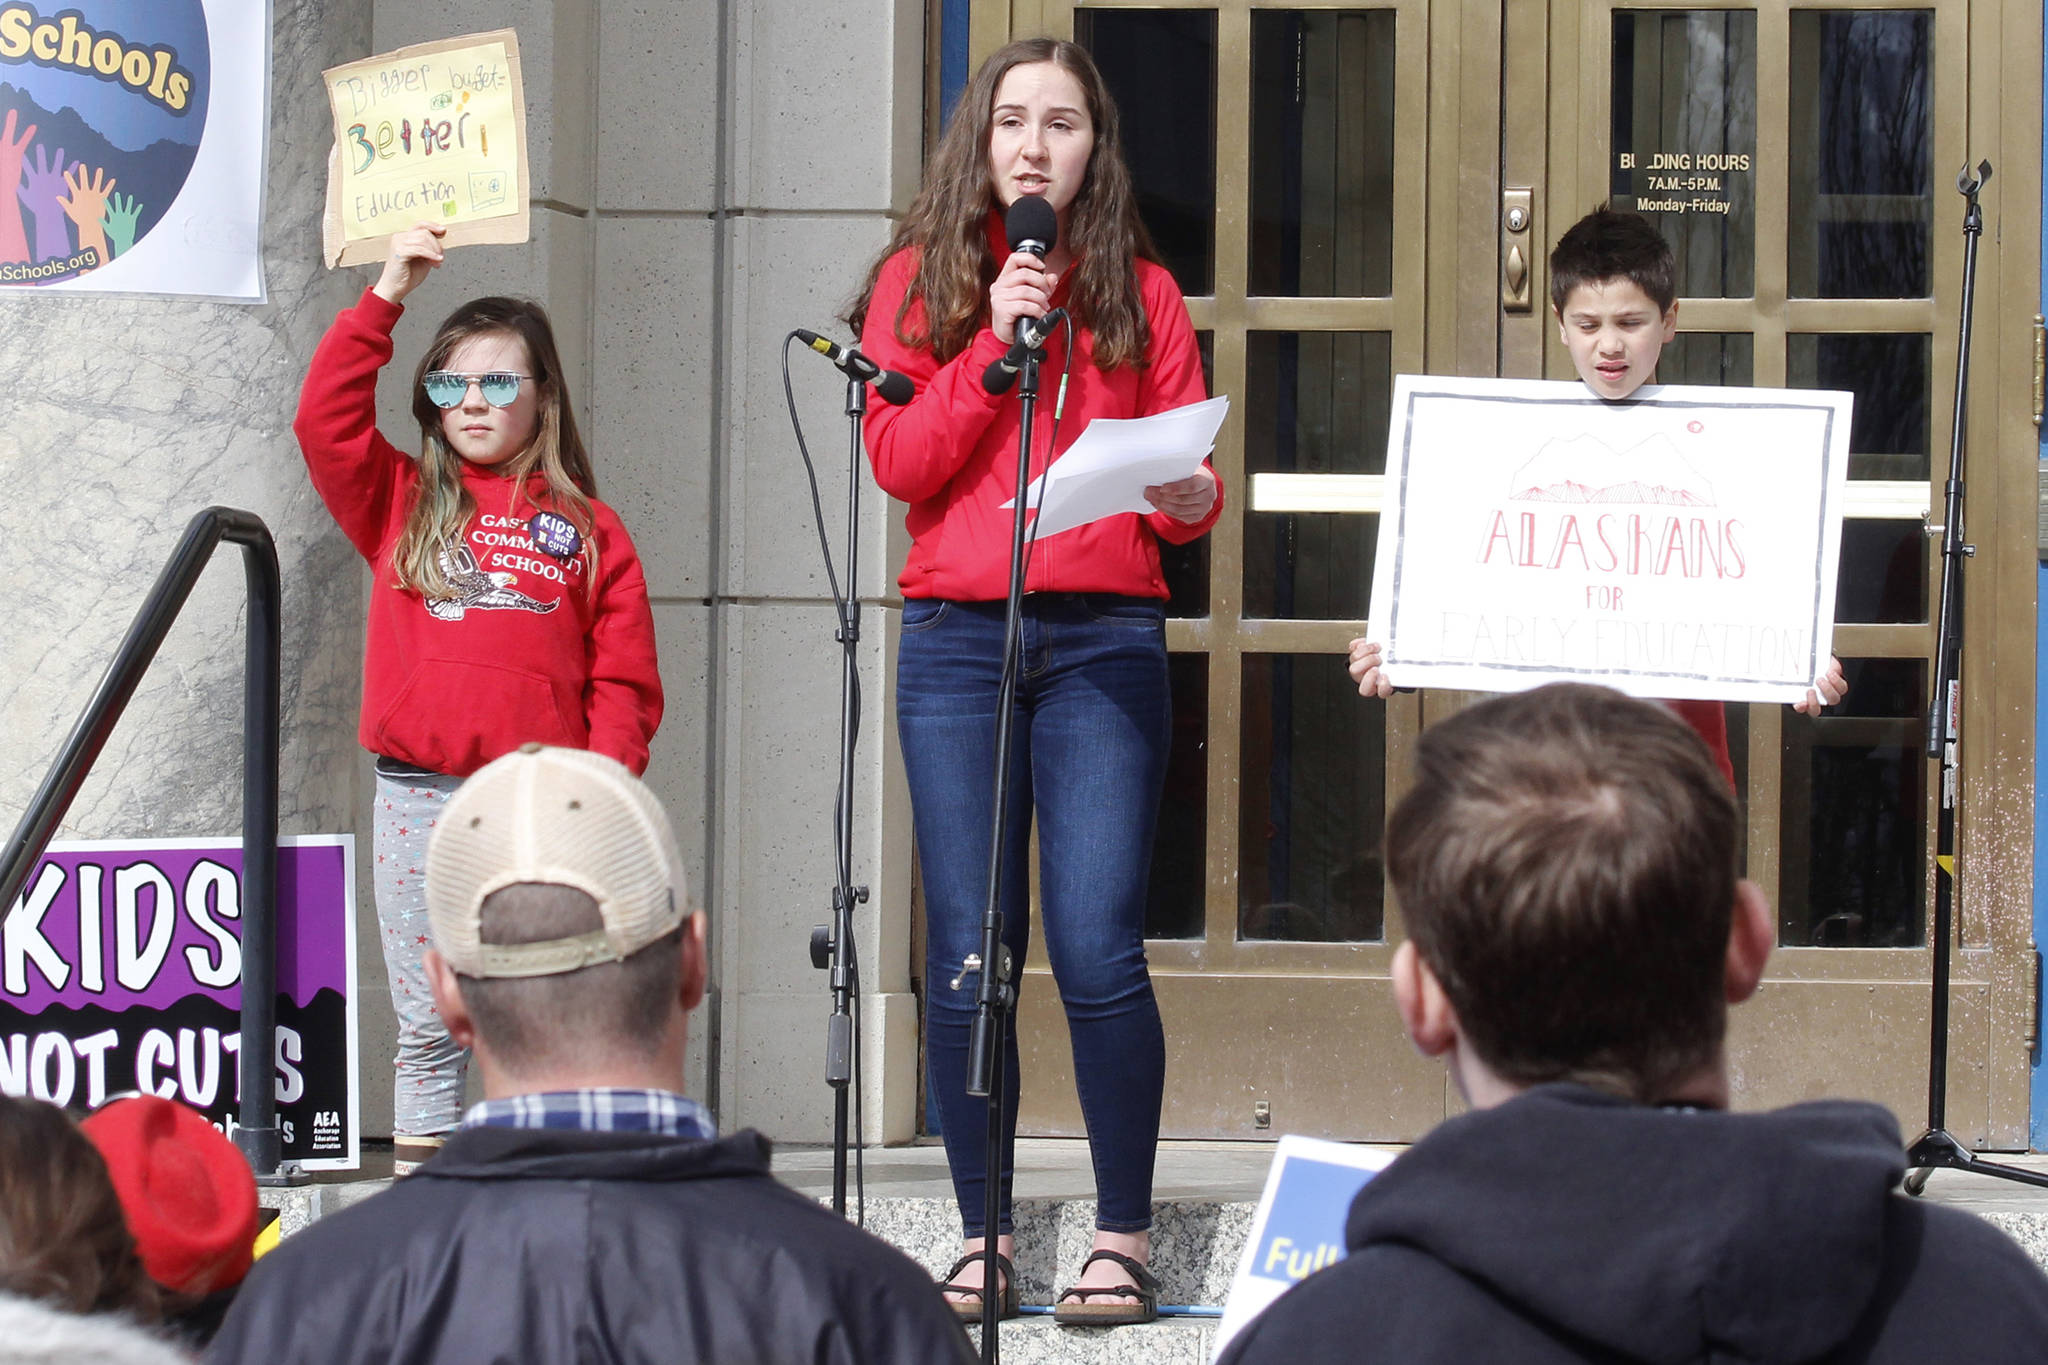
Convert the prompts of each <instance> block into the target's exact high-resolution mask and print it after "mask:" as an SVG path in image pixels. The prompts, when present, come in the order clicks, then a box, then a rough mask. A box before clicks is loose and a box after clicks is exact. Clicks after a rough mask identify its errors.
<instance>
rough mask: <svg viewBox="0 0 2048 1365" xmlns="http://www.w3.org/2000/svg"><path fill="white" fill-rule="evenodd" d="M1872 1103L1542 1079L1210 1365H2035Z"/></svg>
mask: <svg viewBox="0 0 2048 1365" xmlns="http://www.w3.org/2000/svg"><path fill="white" fill-rule="evenodd" d="M1904 1167H1905V1161H1904V1154H1903V1151H1902V1148H1901V1146H1900V1142H1899V1130H1898V1125H1897V1123H1896V1122H1895V1121H1894V1120H1893V1118H1892V1116H1891V1115H1890V1114H1889V1113H1888V1112H1886V1111H1885V1110H1883V1109H1880V1108H1878V1107H1877V1106H1875V1105H1870V1104H1859V1103H1852V1102H1849V1101H1841V1100H1826V1101H1820V1102H1818V1103H1813V1104H1801V1105H1795V1106H1793V1107H1792V1108H1789V1109H1781V1110H1777V1111H1775V1112H1773V1113H1767V1114H1725V1113H1719V1112H1713V1111H1701V1110H1687V1109H1658V1108H1646V1107H1643V1106H1639V1105H1632V1104H1627V1103H1625V1102H1622V1101H1620V1100H1616V1099H1613V1098H1610V1097H1607V1096H1603V1095H1600V1094H1597V1093H1595V1092H1593V1091H1591V1090H1586V1089H1583V1088H1581V1087H1577V1086H1544V1087H1541V1088H1538V1089H1536V1090H1533V1091H1530V1092H1529V1093H1528V1094H1525V1095H1522V1096H1520V1097H1518V1098H1517V1099H1515V1100H1512V1101H1510V1102H1509V1103H1507V1104H1504V1105H1501V1106H1500V1107H1498V1108H1495V1109H1488V1110H1481V1111H1478V1112H1474V1113H1470V1114H1465V1115H1461V1116H1460V1117H1458V1118H1454V1119H1451V1120H1449V1121H1448V1122H1446V1123H1445V1124H1443V1125H1442V1126H1441V1127H1440V1128H1438V1129H1437V1130H1436V1131H1435V1132H1433V1133H1431V1134H1430V1135H1429V1136H1428V1137H1426V1138H1424V1139H1423V1140H1422V1141H1421V1142H1419V1143H1417V1144H1416V1145H1415V1146H1414V1148H1412V1149H1411V1150H1410V1151H1408V1152H1407V1153H1405V1154H1404V1155H1402V1156H1401V1157H1400V1158H1399V1159H1397V1160H1396V1161H1395V1162H1394V1163H1393V1164H1392V1165H1391V1166H1389V1167H1388V1168H1387V1169H1386V1170H1385V1171H1383V1172H1382V1173H1381V1174H1380V1175H1379V1176H1377V1177H1376V1178H1375V1179H1374V1180H1373V1181H1372V1182H1371V1183H1370V1184H1368V1185H1367V1186H1366V1187H1365V1188H1364V1189H1363V1190H1362V1191H1360V1193H1359V1195H1358V1198H1357V1200H1356V1201H1355V1202H1354V1203H1353V1204H1352V1206H1351V1215H1350V1220H1349V1223H1348V1225H1347V1228H1346V1233H1345V1242H1346V1244H1347V1247H1348V1249H1349V1254H1348V1256H1347V1258H1346V1259H1345V1260H1342V1261H1340V1262H1338V1263H1337V1264H1336V1265H1334V1266H1331V1267H1330V1268H1328V1269H1327V1270H1323V1271H1321V1272H1319V1273H1317V1274H1315V1275H1312V1276H1310V1277H1309V1278H1308V1279H1307V1280H1304V1281H1303V1282H1302V1283H1301V1284H1299V1285H1297V1286H1295V1287H1294V1288H1293V1289H1291V1290H1289V1291H1288V1292H1287V1293H1286V1294H1285V1295H1283V1296H1282V1297H1281V1298H1280V1299H1279V1300H1278V1301H1277V1302H1276V1303H1274V1305H1273V1306H1272V1307H1271V1308H1269V1309H1267V1310H1266V1312H1265V1313H1263V1314H1261V1315H1260V1316H1259V1317H1258V1318H1256V1319H1254V1320H1253V1321H1252V1323H1251V1324H1250V1325H1249V1326H1248V1327H1247V1328H1246V1329H1245V1331H1244V1332H1243V1334H1241V1335H1240V1336H1239V1337H1238V1338H1237V1339H1236V1340H1234V1341H1233V1342H1232V1343H1231V1349H1230V1351H1229V1352H1228V1353H1227V1354H1226V1355H1225V1356H1224V1358H1223V1359H1224V1365H1264V1363H1265V1362H1285V1365H1317V1362H1323V1361H1340V1360H1341V1361H1344V1362H1347V1365H1348V1363H1349V1362H1374V1361H1389V1362H1392V1361H1401V1362H1406V1365H1429V1363H1430V1362H1444V1363H1445V1365H1449V1363H1450V1362H1472V1361H1493V1360H1498V1361H1514V1362H1517V1365H1561V1363H1562V1362H1586V1361H1597V1362H1602V1365H1606V1363H1607V1362H1616V1363H1618V1362H1644V1363H1645V1365H1668V1363H1675V1362H1681V1361H1685V1362H1691V1361H1699V1362H1715V1363H1716V1365H1719V1362H1738V1361H1741V1362H1750V1361H1755V1362H1785V1365H1792V1363H1793V1362H1808V1361H1814V1362H1822V1361H1824V1362H1828V1363H1829V1365H1846V1363H1847V1362H1882V1363H1883V1365H1891V1363H1892V1362H1901V1363H1903V1362H1912V1365H1927V1362H1930V1361H1970V1362H1972V1365H1996V1362H2003V1361H2014V1362H2018V1361H2029V1362H2034V1361H2040V1360H2043V1359H2048V1279H2044V1277H2043V1276H2042V1274H2041V1272H2040V1270H2039V1269H2037V1268H2036V1267H2035V1266H2034V1264H2033V1263H2032V1262H2031V1261H2029V1260H2028V1259H2027V1257H2026V1256H2025V1254H2024V1253H2022V1252H2021V1251H2020V1249H2019V1248H2018V1247H2017V1246H2015V1245H2014V1244H2013V1243H2012V1242H2011V1241H2010V1240H2008V1239H2007V1238H2006V1236H2005V1234H2004V1233H2002V1232H2000V1231H1998V1230H1997V1229H1995V1228H1993V1227H1992V1226H1991V1225H1990V1224H1988V1223H1986V1222H1984V1221H1982V1220H1981V1219H1978V1218H1976V1217H1975V1216H1973V1215H1971V1214H1967V1213H1962V1212H1960V1211H1958V1210H1955V1209H1947V1208H1940V1207H1937V1206H1931V1205H1928V1204H1925V1203H1922V1202H1920V1201H1918V1200H1914V1199H1910V1198H1908V1197H1906V1196H1905V1195H1904V1194H1901V1193H1898V1192H1896V1186H1897V1185H1898V1183H1899V1178H1900V1176H1901V1174H1902V1173H1903V1171H1904Z"/></svg>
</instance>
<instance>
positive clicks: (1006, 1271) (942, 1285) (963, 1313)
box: [939, 1251, 1017, 1324]
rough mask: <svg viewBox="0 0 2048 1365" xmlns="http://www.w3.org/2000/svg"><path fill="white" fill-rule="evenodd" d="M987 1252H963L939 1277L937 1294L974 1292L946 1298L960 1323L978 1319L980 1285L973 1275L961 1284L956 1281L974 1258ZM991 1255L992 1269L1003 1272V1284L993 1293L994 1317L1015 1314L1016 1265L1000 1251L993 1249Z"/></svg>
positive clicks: (1005, 1316)
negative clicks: (968, 1282)
mask: <svg viewBox="0 0 2048 1365" xmlns="http://www.w3.org/2000/svg"><path fill="white" fill-rule="evenodd" d="M988 1254H989V1253H988V1252H987V1251H970V1252H968V1253H967V1254H966V1255H965V1256H962V1257H961V1258H960V1259H959V1260H957V1261H955V1262H953V1268H952V1269H951V1270H949V1271H947V1272H946V1278H945V1279H943V1280H941V1281H939V1292H940V1293H941V1294H947V1293H952V1294H972V1295H974V1298H973V1299H972V1300H971V1301H970V1300H967V1299H947V1300H946V1302H947V1303H948V1304H950V1305H951V1306H952V1309H953V1316H954V1317H956V1318H958V1319H960V1321H962V1322H964V1323H970V1324H971V1323H977V1322H980V1321H981V1287H982V1283H983V1282H982V1281H981V1280H980V1279H979V1278H976V1280H975V1281H974V1282H973V1283H972V1284H962V1283H960V1282H959V1279H958V1276H959V1274H960V1272H961V1271H963V1270H965V1269H967V1267H968V1266H970V1265H973V1264H974V1263H975V1262H977V1261H981V1260H985V1259H986V1258H987V1257H988ZM995 1257H996V1269H997V1270H1000V1271H1001V1272H1002V1273H1003V1287H1002V1288H1001V1289H1000V1290H998V1291H997V1297H996V1317H997V1319H998V1320H1007V1319H1009V1318H1014V1317H1016V1316H1017V1268H1016V1267H1015V1266H1013V1265H1011V1264H1010V1258H1009V1257H1007V1256H1005V1255H1003V1253H1002V1252H1000V1251H998V1252H996V1253H995Z"/></svg>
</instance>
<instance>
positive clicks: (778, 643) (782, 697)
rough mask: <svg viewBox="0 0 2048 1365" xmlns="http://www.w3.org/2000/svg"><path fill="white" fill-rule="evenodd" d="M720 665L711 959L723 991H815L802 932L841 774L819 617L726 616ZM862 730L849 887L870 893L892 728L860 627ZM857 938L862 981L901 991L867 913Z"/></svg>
mask: <svg viewBox="0 0 2048 1365" xmlns="http://www.w3.org/2000/svg"><path fill="white" fill-rule="evenodd" d="M720 610H721V612H723V613H724V614H725V630H724V643H723V654H722V657H721V658H720V660H719V661H718V662H719V667H720V669H721V676H720V695H719V702H718V705H719V711H720V724H721V727H722V733H721V735H720V743H721V745H722V766H721V770H720V775H719V778H718V790H717V792H716V794H715V798H716V800H717V801H718V803H719V812H718V815H717V819H718V821H719V838H720V841H721V848H720V851H719V854H718V856H719V859H720V861H721V873H720V878H721V897H722V898H721V903H720V905H719V906H718V908H717V910H716V913H715V918H717V919H718V921H719V923H720V925H721V927H722V933H723V938H722V942H721V948H720V960H721V964H722V970H723V973H724V975H723V978H722V979H723V980H724V982H725V984H726V986H727V988H728V989H729V990H744V991H749V992H757V993H758V992H764V991H787V992H790V993H792V994H796V995H805V994H809V993H810V992H812V991H813V990H814V989H816V990H821V989H822V988H823V975H822V974H821V973H819V972H818V971H817V970H816V969H814V968H813V967H812V966H811V964H810V958H809V942H810V931H811V927H812V926H813V925H817V924H823V923H825V922H827V921H828V920H829V919H830V918H831V909H832V888H833V884H834V881H835V879H836V873H835V870H834V848H835V844H834V838H833V825H832V811H833V804H834V800H835V796H836V792H837V788H836V784H837V781H838V772H839V672H840V653H839V647H838V645H837V644H836V643H835V642H834V640H833V638H832V634H833V617H832V611H831V608H830V607H829V606H825V605H821V604H814V603H802V604H793V603H792V604H750V605H744V606H741V605H728V606H724V607H721V608H720ZM862 634H863V641H862V645H861V660H860V675H861V690H862V695H863V698H864V699H865V700H864V701H863V703H862V727H861V733H860V742H859V746H858V751H857V753H856V768H855V776H854V789H853V829H854V839H853V869H852V871H853V879H854V882H855V883H856V884H866V885H868V886H869V887H870V889H871V894H872V889H873V888H874V887H875V886H876V885H877V884H878V882H877V879H878V876H879V875H880V864H881V859H882V857H883V853H884V850H885V848H886V847H888V846H887V845H885V844H884V842H883V839H882V832H883V831H884V830H885V829H886V828H888V827H889V826H888V822H887V821H886V820H884V818H883V817H882V815H881V806H882V786H883V779H882V761H881V760H882V754H883V750H884V737H883V735H882V733H881V732H882V729H883V727H885V726H888V725H890V724H892V723H893V721H892V719H891V717H890V716H889V714H888V713H887V712H886V711H885V710H883V709H882V708H881V707H880V706H878V705H877V699H880V698H882V697H883V695H884V683H883V677H882V673H883V653H882V649H883V644H884V642H885V640H886V638H887V630H886V623H885V622H884V621H883V620H882V619H881V618H880V616H879V614H878V613H876V612H874V611H873V610H869V611H866V612H864V613H863V616H862ZM855 931H856V934H857V935H858V938H859V950H860V954H861V960H862V963H863V966H864V971H865V972H866V973H867V974H868V976H869V978H870V980H871V981H873V982H875V983H877V984H879V983H880V982H881V981H883V980H894V981H900V980H901V977H900V976H891V975H889V974H890V973H892V972H893V971H895V970H896V967H895V966H894V965H893V964H891V963H885V962H884V960H883V955H884V953H885V952H886V953H889V954H891V955H893V956H896V957H900V956H901V954H902V952H903V951H904V949H903V946H902V944H901V943H900V942H899V943H896V944H891V945H886V946H885V944H884V943H883V941H882V939H881V935H880V933H879V929H878V921H877V919H876V917H875V916H874V914H872V913H871V912H870V911H869V910H868V909H867V908H865V907H864V908H862V909H861V910H859V911H858V912H857V913H856V924H855Z"/></svg>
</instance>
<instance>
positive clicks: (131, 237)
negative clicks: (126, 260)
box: [100, 180, 142, 256]
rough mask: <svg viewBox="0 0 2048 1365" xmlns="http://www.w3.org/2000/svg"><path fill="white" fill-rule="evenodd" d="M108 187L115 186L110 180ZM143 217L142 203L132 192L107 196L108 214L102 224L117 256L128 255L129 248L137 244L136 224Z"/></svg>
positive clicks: (109, 243)
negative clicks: (137, 201) (136, 200)
mask: <svg viewBox="0 0 2048 1365" xmlns="http://www.w3.org/2000/svg"><path fill="white" fill-rule="evenodd" d="M107 188H108V189H110V190H111V189H112V188H114V182H113V181H111V180H109V181H108V182H107ZM141 218H142V205H140V204H138V203H136V202H135V196H134V195H132V194H113V195H109V196H107V216H106V217H104V218H102V219H100V226H101V227H103V228H105V229H106V231H107V242H108V245H109V246H111V247H112V248H113V254H114V255H116V256H126V255H127V254H128V248H129V247H131V246H134V245H135V225H136V223H137V222H138V221H140V219H141Z"/></svg>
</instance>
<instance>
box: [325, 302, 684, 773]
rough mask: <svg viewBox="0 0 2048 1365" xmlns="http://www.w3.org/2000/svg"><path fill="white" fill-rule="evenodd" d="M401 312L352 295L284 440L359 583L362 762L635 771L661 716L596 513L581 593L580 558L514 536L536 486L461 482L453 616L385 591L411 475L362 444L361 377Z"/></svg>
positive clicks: (617, 541) (487, 479) (392, 452)
mask: <svg viewBox="0 0 2048 1365" xmlns="http://www.w3.org/2000/svg"><path fill="white" fill-rule="evenodd" d="M404 311H405V310H404V309H403V308H401V307H400V306H399V305H397V304H395V303H391V302H389V301H387V300H386V299H384V298H382V297H381V296H379V295H378V294H376V293H375V292H373V291H370V290H365V291H363V297H362V299H361V300H360V301H359V302H358V303H357V304H356V306H355V307H354V308H350V309H346V310H344V311H343V312H342V313H341V315H340V316H339V317H337V318H336V319H335V320H334V325H333V326H332V327H330V328H329V329H328V331H327V335H326V336H325V337H322V338H321V340H320V346H319V349H318V350H316V351H315V352H314V353H313V364H312V368H311V369H310V370H309V371H308V372H307V374H306V384H305V388H304V389H303V390H302V391H301V392H300V394H299V414H298V417H297V418H296V419H295V420H294V421H293V423H292V430H293V432H294V433H296V434H297V436H298V438H299V448H300V449H301V450H303V451H304V452H305V455H306V468H307V470H308V471H309V472H310V473H311V474H312V476H313V487H314V488H315V489H317V490H318V491H319V493H320V498H321V500H322V501H323V502H325V503H326V504H327V510H328V511H329V512H330V513H332V514H333V516H334V519H335V521H336V522H338V523H339V524H340V526H341V529H342V531H343V533H344V534H346V535H347V536H348V538H349V540H350V541H351V542H353V543H354V545H355V547H356V549H357V550H358V551H360V552H361V553H362V556H363V558H365V559H367V560H368V561H369V562H370V568H371V571H372V573H373V578H372V581H371V585H370V615H369V628H368V638H367V640H366V642H365V644H364V650H363V714H362V725H361V728H360V730H359V731H358V737H359V738H360V739H361V741H362V744H363V747H364V748H366V749H369V750H370V751H371V752H373V753H378V754H384V755H387V756H389V757H391V758H395V759H398V760H400V761H401V762H404V763H409V764H412V765H414V766H416V767H420V768H425V769H427V770H429V771H431V772H438V773H448V774H450V775H452V776H456V777H467V776H468V775H469V774H471V773H473V772H475V771H476V770H477V769H478V768H481V767H482V766H483V765H484V764H486V763H488V762H490V761H491V760H492V759H494V758H496V757H498V756H499V755H500V754H503V753H507V752H509V751H510V750H512V749H516V748H518V747H519V746H520V745H521V744H524V743H526V742H528V741H530V740H537V741H539V742H541V743H543V744H559V745H564V746H567V747H570V748H576V749H592V750H595V751H596V752H598V753H601V754H606V755H609V756H610V757H612V758H615V759H617V760H618V761H619V762H621V763H623V764H625V765H626V766H627V767H628V768H631V769H632V770H633V771H634V772H635V773H639V772H642V771H644V770H645V769H646V767H647V742H648V740H649V739H650V738H651V737H652V736H653V734H654V729H655V727H656V726H657V725H659V724H660V723H661V710H662V697H661V674H660V671H659V669H658V668H657V666H656V663H655V654H654V615H653V612H652V611H651V610H650V609H649V608H648V605H647V580H646V577H645V576H644V575H643V574H642V572H641V569H640V557H639V556H638V555H637V554H636V553H634V550H633V542H632V540H631V539H630V538H629V537H628V536H627V535H626V528H625V527H624V526H622V525H620V524H619V518H618V515H617V514H616V513H615V512H613V511H612V509H611V508H609V507H607V506H605V505H604V504H603V503H601V502H597V501H595V500H592V502H591V505H590V510H591V515H592V517H593V518H594V522H595V524H594V525H593V527H592V528H591V533H590V534H591V538H592V539H593V540H594V541H595V542H596V547H597V583H596V585H595V587H594V589H592V588H591V587H590V586H589V585H587V584H586V582H585V579H586V576H587V575H588V573H589V572H590V565H589V559H588V556H587V555H582V554H577V553H575V552H573V551H569V552H567V553H564V554H552V553H549V552H548V550H546V549H543V548H541V547H540V546H539V545H537V544H536V543H535V542H534V538H533V536H532V534H531V532H530V530H529V527H528V522H529V520H530V519H531V518H532V517H533V515H534V514H535V513H536V512H537V511H540V510H542V509H543V508H545V506H546V501H545V499H546V495H547V481H546V479H545V477H544V476H542V475H541V474H539V473H534V474H532V475H530V476H528V478H527V479H526V480H525V482H524V486H515V485H514V484H513V483H512V482H511V481H510V480H507V479H505V478H504V477H502V476H500V475H498V474H497V473H495V472H493V471H491V470H489V469H482V468H478V467H476V466H474V465H469V464H465V465H464V466H463V469H462V479H463V485H464V487H466V488H467V489H468V490H469V493H470V496H471V497H472V498H473V499H474V500H475V502H476V506H477V511H476V514H475V516H473V517H472V518H471V520H470V523H469V526H468V528H467V530H466V531H465V532H464V534H463V538H462V547H461V550H460V551H459V552H458V553H457V554H456V555H455V556H454V557H453V561H452V563H449V564H444V566H443V567H444V570H452V572H450V573H449V578H450V580H451V582H452V583H453V584H454V586H455V587H456V589H457V592H458V597H457V599H456V600H455V601H452V602H434V603H429V602H427V601H426V599H424V598H423V597H421V596H420V594H419V593H417V592H414V591H412V590H410V589H404V588H400V587H398V586H397V575H396V573H395V572H394V571H393V569H392V567H391V556H392V551H393V549H394V548H395V547H396V545H397V543H398V538H399V535H400V533H401V532H402V531H403V530H404V527H405V514H406V509H407V508H408V506H410V504H411V501H412V495H413V490H414V488H415V487H416V486H417V485H418V483H419V469H418V466H417V465H416V464H415V463H414V461H413V459H412V457H411V456H409V455H407V454H405V453H404V452H403V451H400V450H399V449H398V448H397V447H395V446H393V445H392V444H391V442H389V441H387V440H385V439H384V437H383V435H382V433H380V432H379V431H378V430H377V373H378V371H379V370H381V369H382V368H383V367H384V365H385V363H386V362H387V361H389V360H390V359H391V349H392V348H391V329H392V327H393V325H394V324H396V323H397V321H398V319H399V316H400V314H402V313H403V312H404ZM536 499H539V500H541V501H540V502H538V503H537V502H536ZM563 548H564V547H563V546H562V545H561V544H560V543H559V542H557V543H556V544H555V549H557V550H561V549H563Z"/></svg>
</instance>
